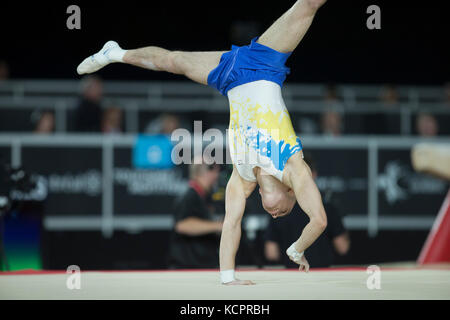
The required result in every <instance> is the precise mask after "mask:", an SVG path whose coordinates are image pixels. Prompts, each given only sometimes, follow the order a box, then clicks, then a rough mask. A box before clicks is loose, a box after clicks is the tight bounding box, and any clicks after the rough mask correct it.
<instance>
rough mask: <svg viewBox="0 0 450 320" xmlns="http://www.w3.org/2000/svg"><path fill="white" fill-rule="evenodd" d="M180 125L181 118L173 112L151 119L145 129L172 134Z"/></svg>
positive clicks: (150, 131)
mask: <svg viewBox="0 0 450 320" xmlns="http://www.w3.org/2000/svg"><path fill="white" fill-rule="evenodd" d="M179 127H180V119H179V118H178V117H177V116H176V115H174V114H171V113H163V114H161V115H160V116H159V117H158V118H156V119H154V120H153V121H151V122H150V123H149V124H148V125H147V128H146V129H145V131H146V132H147V133H151V134H156V133H161V134H167V135H171V134H172V132H173V131H174V130H176V129H177V128H179Z"/></svg>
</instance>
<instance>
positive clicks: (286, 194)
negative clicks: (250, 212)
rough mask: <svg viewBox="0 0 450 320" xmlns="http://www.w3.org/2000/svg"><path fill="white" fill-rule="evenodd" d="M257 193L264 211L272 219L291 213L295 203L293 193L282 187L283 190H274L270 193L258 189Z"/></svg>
mask: <svg viewBox="0 0 450 320" xmlns="http://www.w3.org/2000/svg"><path fill="white" fill-rule="evenodd" d="M259 193H260V194H261V200H262V205H263V208H264V210H266V211H267V212H268V213H269V214H270V215H271V216H272V218H274V219H276V218H279V217H282V216H285V215H288V214H289V213H291V211H292V208H293V207H294V205H295V202H296V200H295V196H294V193H293V191H292V190H290V189H286V187H284V186H283V188H275V189H273V190H271V191H270V192H268V191H265V190H264V189H263V188H260V189H259Z"/></svg>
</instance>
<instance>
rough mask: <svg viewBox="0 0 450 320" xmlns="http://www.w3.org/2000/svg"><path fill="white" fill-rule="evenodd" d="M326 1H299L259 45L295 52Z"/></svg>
mask: <svg viewBox="0 0 450 320" xmlns="http://www.w3.org/2000/svg"><path fill="white" fill-rule="evenodd" d="M325 2H326V0H298V1H297V2H295V4H294V5H293V6H292V7H291V8H290V9H289V10H288V11H286V12H285V13H284V14H283V15H282V16H281V17H280V18H278V19H277V20H276V21H275V22H274V23H273V24H272V25H271V26H270V27H269V29H267V30H266V31H265V32H264V33H263V34H262V35H261V37H259V39H258V41H257V42H258V43H260V44H262V45H265V46H267V47H270V48H272V49H274V50H276V51H279V52H283V53H288V52H292V51H294V49H295V48H296V47H297V46H298V44H299V43H300V41H301V40H302V39H303V37H304V35H305V34H306V32H307V31H308V29H309V27H310V26H311V23H312V21H313V19H314V16H315V14H316V12H317V10H318V9H319V8H320V7H321V6H322V5H323V4H324V3H325Z"/></svg>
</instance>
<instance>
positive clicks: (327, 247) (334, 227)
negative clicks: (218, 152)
mask: <svg viewBox="0 0 450 320" xmlns="http://www.w3.org/2000/svg"><path fill="white" fill-rule="evenodd" d="M305 161H306V162H307V163H308V165H309V166H310V168H311V171H312V174H313V177H314V178H316V177H317V171H316V169H315V165H314V162H313V159H312V158H311V156H310V154H308V153H305ZM326 198H327V197H324V207H325V210H326V212H327V218H328V225H327V228H326V229H325V231H324V233H322V235H320V237H319V238H318V239H317V240H316V242H314V243H313V244H312V245H311V246H310V247H309V248H308V249H306V251H305V256H306V258H307V259H308V262H309V265H310V267H311V268H326V267H330V266H331V265H332V264H333V261H334V255H335V254H336V253H337V254H338V255H345V254H347V252H348V251H349V249H350V238H349V235H348V232H347V231H346V229H345V227H344V225H343V222H342V217H341V215H340V213H339V211H338V210H337V207H335V206H334V205H332V203H331V201H329V200H328V201H327V200H326ZM308 222H309V218H308V216H307V215H306V213H304V212H303V211H302V209H301V208H300V207H299V206H298V205H296V207H295V208H294V209H293V210H292V213H291V214H289V215H287V216H285V217H282V218H279V219H270V222H269V225H268V227H267V229H266V232H265V235H264V238H265V243H264V256H265V258H266V260H268V261H269V262H272V263H281V264H283V265H284V266H285V267H286V268H298V265H297V264H296V263H294V262H292V261H291V260H290V259H289V258H288V256H287V255H286V254H285V250H286V249H287V248H288V247H289V246H290V245H291V244H292V243H293V242H295V241H296V240H297V239H298V236H299V232H300V231H301V230H302V228H304V227H305V226H306V225H307V224H308Z"/></svg>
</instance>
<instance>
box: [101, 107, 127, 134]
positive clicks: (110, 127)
mask: <svg viewBox="0 0 450 320" xmlns="http://www.w3.org/2000/svg"><path fill="white" fill-rule="evenodd" d="M122 131H123V130H122V110H121V109H120V108H118V107H115V106H111V107H109V108H107V109H105V110H104V111H103V116H102V132H103V133H106V134H110V133H121V132H122Z"/></svg>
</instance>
